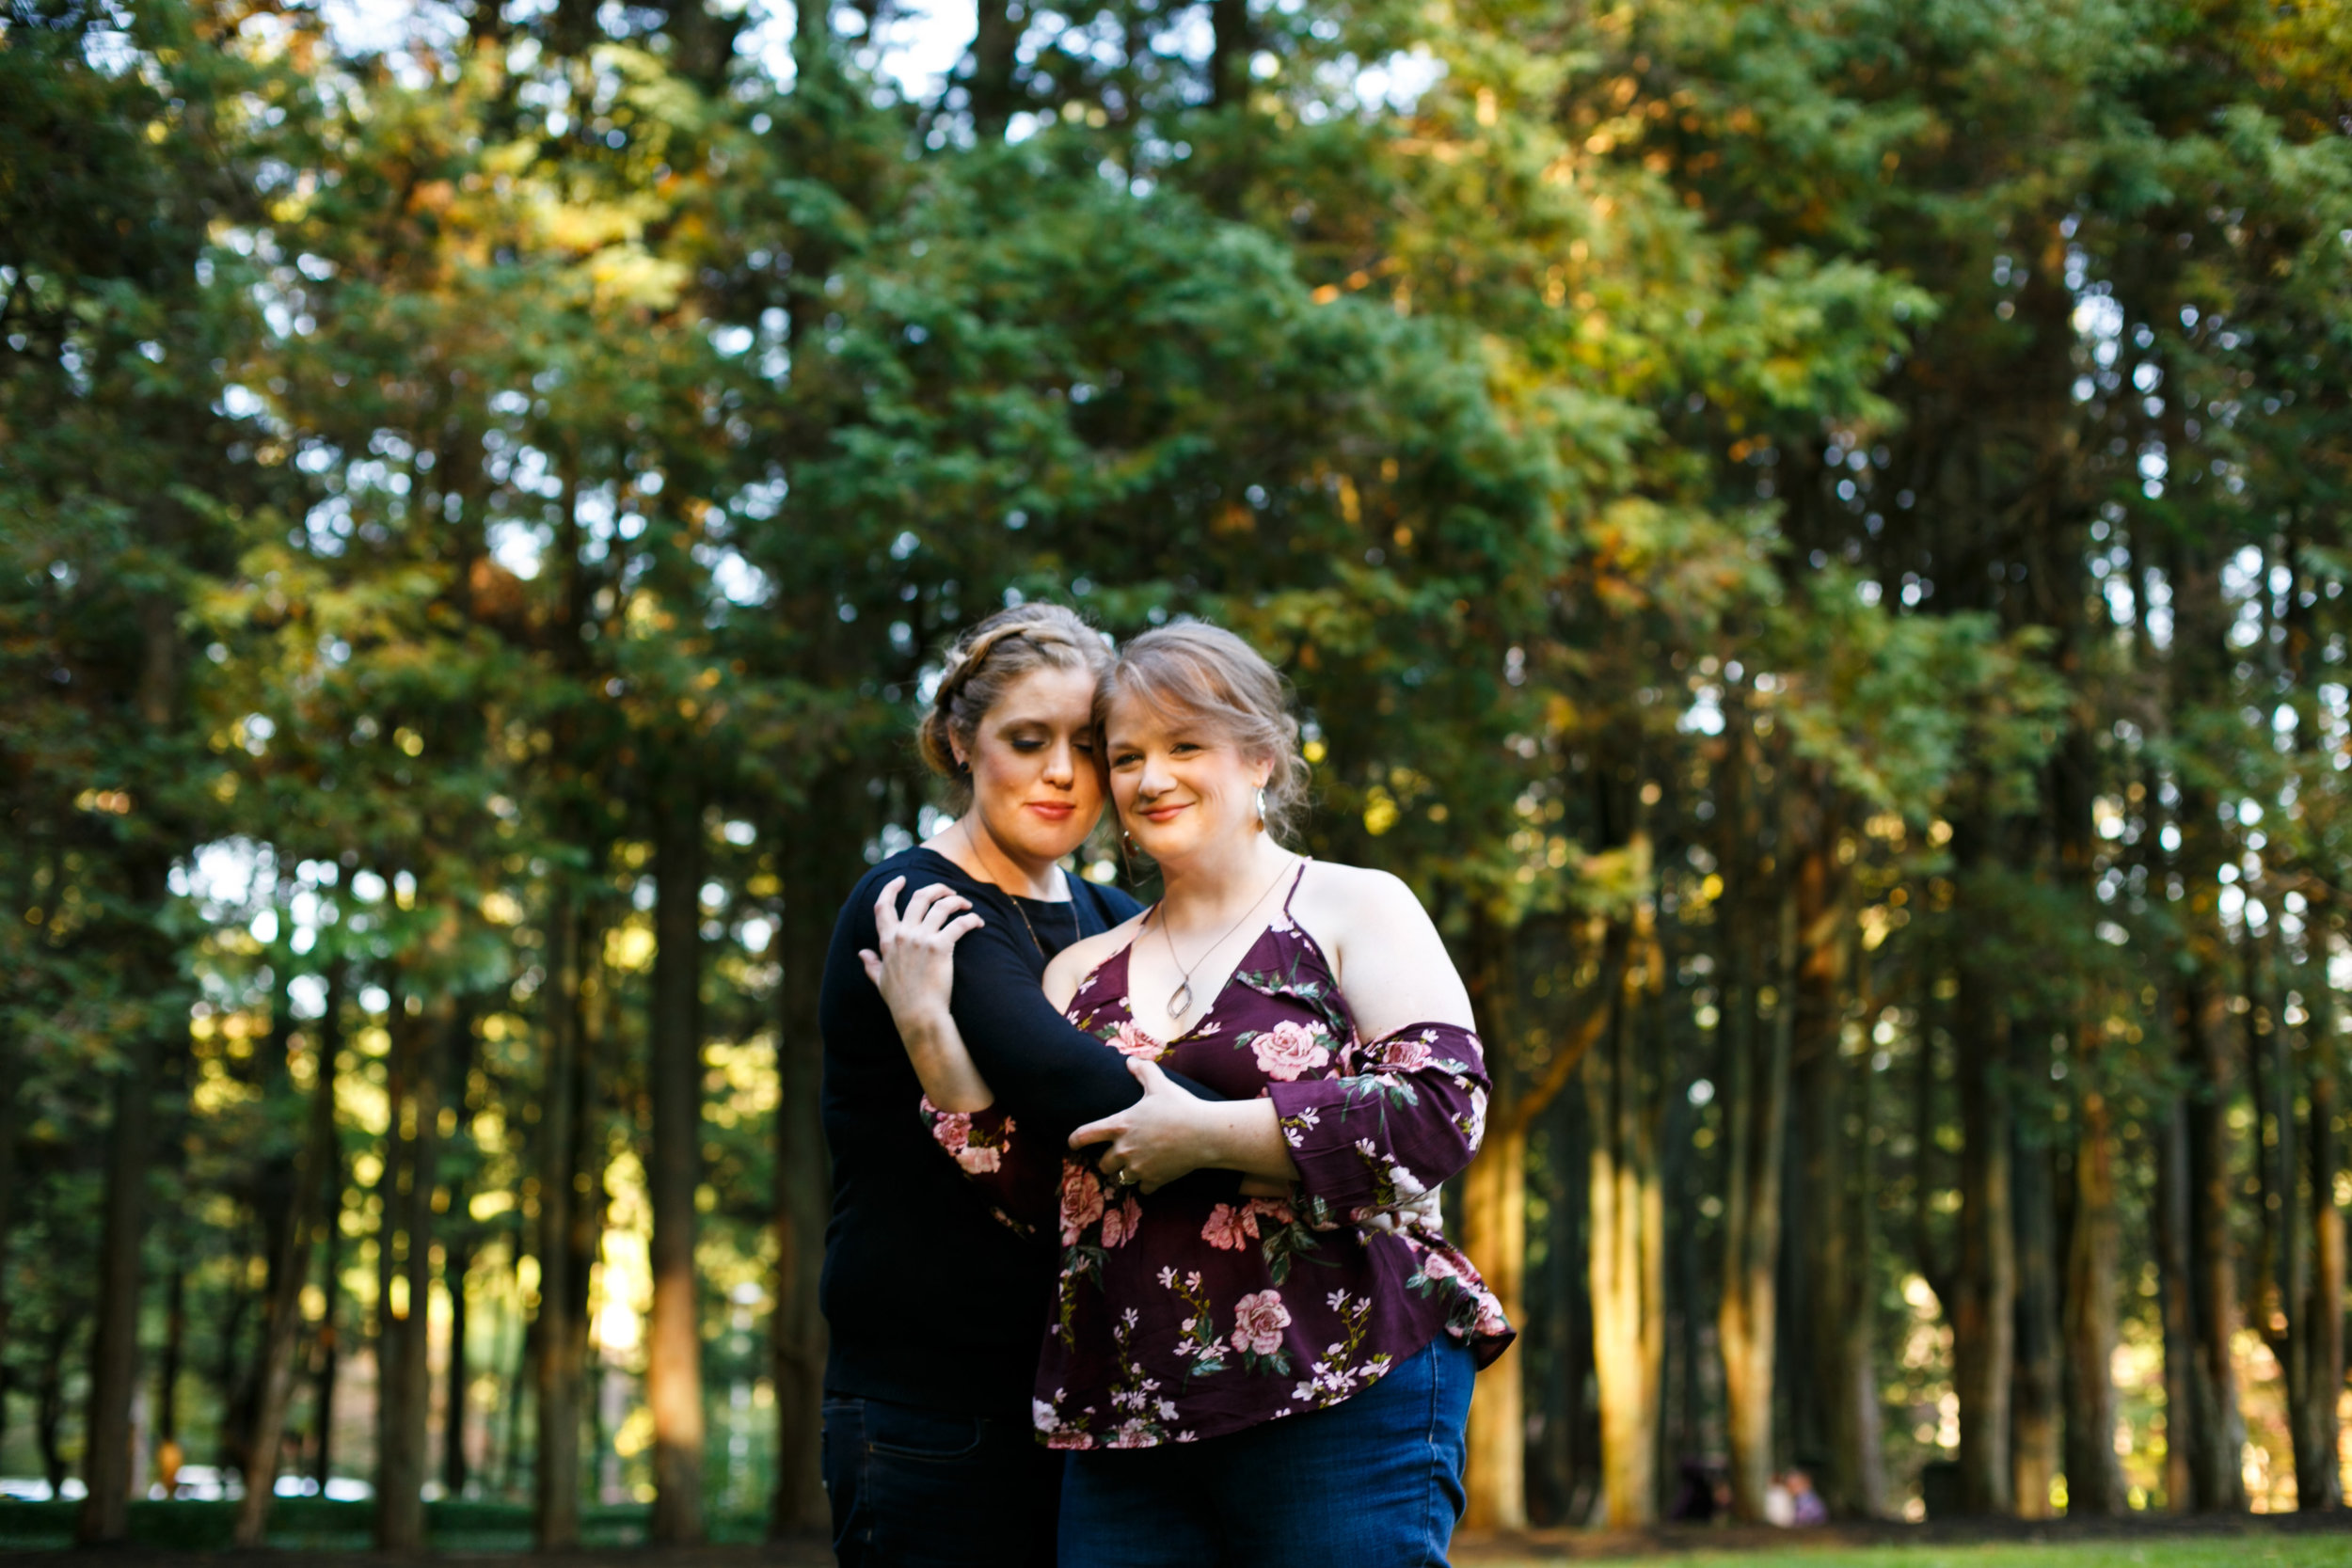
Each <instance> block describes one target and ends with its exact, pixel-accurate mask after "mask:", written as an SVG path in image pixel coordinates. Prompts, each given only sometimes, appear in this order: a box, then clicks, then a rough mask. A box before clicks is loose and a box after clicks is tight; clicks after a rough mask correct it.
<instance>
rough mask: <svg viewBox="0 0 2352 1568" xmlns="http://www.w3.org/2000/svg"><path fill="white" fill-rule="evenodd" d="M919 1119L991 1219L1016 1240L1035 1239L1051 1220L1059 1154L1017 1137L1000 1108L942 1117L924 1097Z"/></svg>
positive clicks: (1011, 1121) (1059, 1160)
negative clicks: (986, 1203) (983, 1201)
mask: <svg viewBox="0 0 2352 1568" xmlns="http://www.w3.org/2000/svg"><path fill="white" fill-rule="evenodd" d="M921 1113H922V1117H923V1123H924V1125H925V1126H926V1127H928V1128H930V1134H931V1138H932V1141H933V1142H935V1143H937V1144H938V1145H939V1147H940V1149H941V1150H942V1152H944V1153H945V1154H946V1156H947V1157H948V1158H949V1159H951V1160H953V1161H954V1162H955V1163H956V1164H957V1165H958V1166H959V1167H960V1168H961V1170H962V1171H963V1174H964V1175H965V1176H966V1177H968V1178H970V1179H971V1180H972V1182H973V1184H974V1185H975V1186H977V1187H978V1188H979V1189H980V1191H981V1192H982V1194H984V1195H985V1196H987V1198H988V1201H989V1207H990V1208H991V1209H992V1210H993V1211H994V1212H995V1215H996V1218H997V1219H998V1220H1000V1221H1001V1222H1003V1223H1004V1224H1005V1225H1006V1226H1007V1227H1009V1228H1010V1229H1012V1230H1013V1231H1014V1232H1015V1233H1017V1234H1019V1235H1022V1236H1026V1237H1030V1238H1035V1237H1036V1236H1038V1235H1039V1234H1040V1232H1041V1229H1042V1228H1043V1227H1045V1225H1046V1223H1047V1222H1048V1221H1050V1220H1051V1219H1052V1218H1053V1213H1054V1193H1055V1190H1056V1187H1057V1183H1058V1181H1059V1180H1060V1176H1061V1157H1060V1153H1059V1151H1058V1150H1056V1149H1053V1148H1040V1146H1039V1141H1038V1140H1037V1139H1035V1138H1027V1137H1023V1136H1021V1135H1020V1132H1019V1129H1018V1128H1017V1127H1016V1126H1015V1125H1014V1123H1013V1119H1012V1117H1009V1116H1007V1115H1006V1114H1005V1109H1004V1107H1003V1106H1001V1105H991V1106H989V1107H988V1108H987V1109H986V1110H980V1111H943V1110H941V1109H940V1108H939V1107H938V1106H936V1105H934V1104H932V1103H931V1101H930V1096H929V1095H925V1096H924V1097H923V1102H922V1106H921Z"/></svg>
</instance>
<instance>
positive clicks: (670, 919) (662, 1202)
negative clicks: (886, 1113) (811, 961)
mask: <svg viewBox="0 0 2352 1568" xmlns="http://www.w3.org/2000/svg"><path fill="white" fill-rule="evenodd" d="M654 813H655V817H654V832H655V848H654V854H655V868H656V874H657V878H658V883H657V892H656V895H655V901H654V942H655V948H654V974H653V1015H652V1019H651V1024H652V1027H651V1029H650V1030H649V1032H648V1034H649V1043H650V1049H651V1053H652V1056H651V1062H650V1065H649V1069H648V1072H647V1078H648V1081H649V1083H650V1085H651V1086H652V1091H653V1092H652V1099H653V1157H652V1159H651V1160H650V1161H649V1162H648V1166H647V1170H646V1185H647V1187H648V1188H649V1189H650V1195H651V1197H652V1201H653V1240H652V1243H651V1246H650V1251H651V1254H652V1263H653V1314H652V1321H651V1323H650V1324H649V1325H648V1353H647V1359H646V1368H645V1397H646V1402H647V1403H648V1404H650V1405H651V1406H652V1407H653V1430H654V1446H653V1468H654V1485H655V1487H656V1489H657V1490H656V1492H655V1496H654V1511H653V1527H652V1530H653V1539H654V1541H656V1542H657V1543H659V1544H663V1545H691V1544H695V1543H697V1542H699V1541H701V1540H702V1538H703V1528H704V1527H703V1380H702V1323H701V1303H700V1300H699V1296H700V1287H701V1282H700V1279H699V1276H698V1275H697V1274H696V1272H695V1268H694V1240H695V1236H696V1234H697V1232H698V1230H699V1228H700V1226H699V1215H698V1214H697V1212H696V1211H695V1206H694V1195H695V1189H696V1188H697V1187H699V1186H700V1185H701V1183H702V1138H703V1128H702V1083H703V1050H702V1016H701V1003H700V995H699V993H700V990H701V987H702V906H701V899H702V880H703V877H702V867H703V857H702V838H703V826H702V795H701V792H700V790H699V789H698V788H697V787H696V783H695V778H694V774H693V770H692V768H691V766H690V767H687V768H679V769H678V770H676V771H675V773H673V774H672V775H671V776H670V777H669V778H668V779H667V781H666V782H665V784H663V785H662V786H661V787H660V798H659V799H657V800H656V801H655V802H654Z"/></svg>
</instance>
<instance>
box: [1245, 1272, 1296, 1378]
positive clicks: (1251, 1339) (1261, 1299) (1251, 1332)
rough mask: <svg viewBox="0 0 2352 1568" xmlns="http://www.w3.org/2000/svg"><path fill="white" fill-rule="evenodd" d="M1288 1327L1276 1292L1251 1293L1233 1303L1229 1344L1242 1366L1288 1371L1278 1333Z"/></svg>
mask: <svg viewBox="0 0 2352 1568" xmlns="http://www.w3.org/2000/svg"><path fill="white" fill-rule="evenodd" d="M1290 1325H1291V1314H1290V1308H1289V1307H1284V1306H1283V1305H1282V1295H1281V1292H1280V1291H1254V1292H1252V1293H1251V1294H1249V1295H1246V1296H1244V1297H1242V1298H1241V1300H1239V1301H1237V1302H1235V1303H1234V1304H1233V1334H1232V1344H1233V1348H1234V1349H1235V1350H1237V1351H1239V1352H1241V1354H1242V1361H1243V1364H1244V1365H1246V1366H1248V1367H1250V1368H1251V1369H1252V1370H1256V1369H1257V1368H1258V1367H1259V1366H1260V1364H1261V1363H1263V1365H1264V1367H1265V1368H1266V1370H1272V1371H1283V1372H1286V1371H1288V1370H1290V1363H1289V1358H1288V1357H1286V1356H1285V1355H1283V1354H1282V1330H1284V1329H1286V1328H1288V1327H1290Z"/></svg>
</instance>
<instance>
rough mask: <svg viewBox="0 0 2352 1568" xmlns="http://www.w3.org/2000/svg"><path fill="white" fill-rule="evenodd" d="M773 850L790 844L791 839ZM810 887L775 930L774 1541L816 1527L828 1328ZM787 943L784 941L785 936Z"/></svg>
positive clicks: (816, 923)
mask: <svg viewBox="0 0 2352 1568" xmlns="http://www.w3.org/2000/svg"><path fill="white" fill-rule="evenodd" d="M771 842H774V843H787V842H789V839H788V836H787V831H785V830H779V832H777V833H776V834H775V835H774V837H773V838H771ZM832 927H833V911H832V907H831V904H830V902H829V901H828V900H827V899H826V898H825V897H824V896H823V895H822V894H821V893H819V892H818V881H817V879H816V878H814V877H805V878H803V879H799V880H798V881H796V883H795V885H794V886H792V888H791V889H790V890H789V891H788V892H787V895H786V904H785V907H784V909H783V910H782V911H780V915H779V919H778V921H777V925H776V931H777V939H776V940H777V942H778V943H779V947H778V950H777V952H778V957H779V958H780V959H781V968H782V976H783V977H782V979H781V980H780V981H779V983H778V985H777V988H776V1023H777V1028H776V1075H777V1078H778V1080H779V1083H778V1089H779V1100H778V1102H777V1105H776V1194H775V1212H776V1301H775V1308H774V1311H773V1312H772V1313H771V1315H770V1318H769V1325H768V1331H769V1354H770V1358H771V1376H772V1379H773V1382H774V1386H775V1391H776V1488H775V1495H774V1497H773V1498H772V1500H771V1505H770V1508H769V1521H768V1529H769V1536H770V1538H771V1540H782V1539H786V1538H787V1537H790V1536H794V1535H798V1534H801V1533H803V1531H806V1530H810V1529H814V1528H820V1527H822V1525H823V1524H824V1522H825V1517H826V1504H825V1488H824V1476H823V1473H822V1470H821V1468H820V1466H819V1463H818V1460H819V1436H820V1433H822V1431H823V1401H824V1375H825V1348H826V1347H825V1320H824V1314H823V1313H822V1312H821V1311H820V1310H819V1309H818V1299H817V1284H818V1275H820V1273H821V1272H822V1270H823V1268H824V1261H825V1218H826V1215H827V1213H828V1212H829V1211H830V1209H831V1207H832V1201H831V1199H832V1194H831V1192H830V1190H829V1168H828V1164H827V1161H826V1154H825V1130H824V1125H823V1123H822V1122H821V1121H820V1120H819V1119H818V1080H819V1077H820V1075H821V1073H822V1070H823V1066H824V1041H823V1038H822V1037H821V1036H820V1035H819V1033H818V1027H817V993H818V976H819V974H821V972H822V965H823V954H824V951H825V946H826V942H827V941H828V940H829V938H830V935H831V931H832ZM787 933H789V936H788V937H787Z"/></svg>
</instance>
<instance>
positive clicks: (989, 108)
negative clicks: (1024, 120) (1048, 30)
mask: <svg viewBox="0 0 2352 1568" xmlns="http://www.w3.org/2000/svg"><path fill="white" fill-rule="evenodd" d="M1027 15H1028V12H1027V9H1026V8H1025V6H1024V5H1023V4H1022V0H979V4H978V15H977V17H976V18H975V25H974V29H973V34H972V76H971V83H970V87H969V88H968V90H969V92H970V93H971V99H972V130H973V134H974V135H976V136H977V137H978V139H979V140H981V141H984V142H989V141H1002V140H1003V139H1004V135H1005V128H1006V127H1007V126H1008V125H1009V123H1010V122H1011V119H1012V113H1013V110H1014V109H1016V108H1018V107H1019V106H1020V98H1021V89H1020V78H1019V75H1018V71H1019V70H1020V65H1021V35H1022V33H1023V32H1024V30H1025V23H1026V19H1027Z"/></svg>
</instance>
